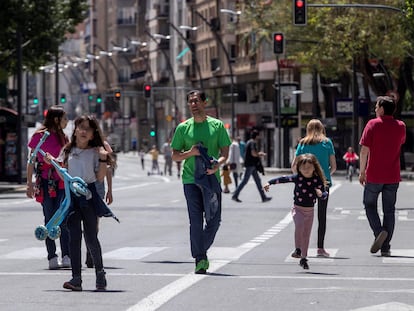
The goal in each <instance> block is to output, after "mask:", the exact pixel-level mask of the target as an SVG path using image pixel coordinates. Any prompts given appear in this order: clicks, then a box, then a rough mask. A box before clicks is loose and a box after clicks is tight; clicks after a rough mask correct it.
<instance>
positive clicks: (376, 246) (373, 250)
mask: <svg viewBox="0 0 414 311" xmlns="http://www.w3.org/2000/svg"><path fill="white" fill-rule="evenodd" d="M387 236H388V232H387V231H385V230H383V231H381V232H380V233H379V234H378V236H377V237H376V238H375V241H374V243H372V246H371V249H370V251H371V253H372V254H375V253H376V252H378V251H379V250H380V249H381V247H382V244H384V241H385V239H386V238H387Z"/></svg>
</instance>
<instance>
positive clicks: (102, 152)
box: [98, 147, 109, 160]
mask: <svg viewBox="0 0 414 311" xmlns="http://www.w3.org/2000/svg"><path fill="white" fill-rule="evenodd" d="M98 152H99V158H100V159H102V160H106V159H107V158H108V154H109V152H108V151H106V150H105V148H104V147H99V150H98Z"/></svg>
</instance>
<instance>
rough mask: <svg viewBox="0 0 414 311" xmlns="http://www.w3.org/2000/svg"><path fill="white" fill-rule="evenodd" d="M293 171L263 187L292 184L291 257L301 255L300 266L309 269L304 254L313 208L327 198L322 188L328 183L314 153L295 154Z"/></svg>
mask: <svg viewBox="0 0 414 311" xmlns="http://www.w3.org/2000/svg"><path fill="white" fill-rule="evenodd" d="M295 170H296V171H297V174H294V175H290V176H282V177H277V178H272V179H270V180H269V181H268V182H267V183H266V184H265V185H264V186H263V188H264V190H265V191H266V192H267V191H269V187H270V185H275V184H282V183H288V182H293V183H295V189H294V190H293V208H292V216H293V221H294V223H295V250H294V252H293V253H292V257H294V258H300V262H299V264H300V266H301V267H302V268H303V269H309V264H308V260H307V259H306V257H307V256H308V248H309V240H310V236H311V232H312V223H313V214H314V212H313V209H314V206H315V203H316V200H317V199H318V198H320V199H321V200H326V198H327V197H328V192H326V191H325V187H326V185H327V182H326V179H325V175H324V173H323V171H322V168H321V166H320V165H319V162H318V160H317V159H316V157H315V156H314V155H313V154H310V153H306V154H302V155H300V156H298V157H297V159H296V168H295Z"/></svg>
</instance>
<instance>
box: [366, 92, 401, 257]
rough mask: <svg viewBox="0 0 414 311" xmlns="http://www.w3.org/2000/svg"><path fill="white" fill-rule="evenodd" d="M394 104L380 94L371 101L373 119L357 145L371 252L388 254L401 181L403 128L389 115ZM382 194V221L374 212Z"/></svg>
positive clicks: (389, 98) (392, 111)
mask: <svg viewBox="0 0 414 311" xmlns="http://www.w3.org/2000/svg"><path fill="white" fill-rule="evenodd" d="M395 108H396V104H395V101H394V99H393V98H392V97H389V96H380V97H378V98H377V102H376V104H375V114H376V118H375V119H372V120H370V121H368V123H367V125H366V126H365V128H364V131H363V133H362V136H361V139H360V142H359V144H360V145H361V151H360V159H359V161H360V162H359V169H360V173H359V182H360V184H361V185H362V186H364V196H363V203H364V206H365V213H366V215H367V218H368V222H369V225H370V227H371V230H372V232H373V234H374V237H375V240H374V243H373V244H372V246H371V249H370V251H371V253H373V254H375V253H376V252H378V251H379V250H381V256H384V257H388V256H391V245H390V242H391V239H392V236H393V233H394V227H395V203H396V200H397V190H398V187H399V183H400V180H401V176H400V153H401V146H402V145H403V144H404V143H405V139H406V127H405V124H404V122H403V121H400V120H396V119H394V117H393V114H394V112H395ZM380 193H381V195H382V212H383V215H384V216H383V222H382V224H381V219H380V217H379V215H378V196H379V194H380Z"/></svg>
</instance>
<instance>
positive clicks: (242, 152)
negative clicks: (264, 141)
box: [237, 136, 246, 162]
mask: <svg viewBox="0 0 414 311" xmlns="http://www.w3.org/2000/svg"><path fill="white" fill-rule="evenodd" d="M237 142H238V143H239V148H240V156H241V158H242V160H243V162H244V160H245V158H246V143H245V142H244V141H243V140H242V139H241V137H240V136H237Z"/></svg>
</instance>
